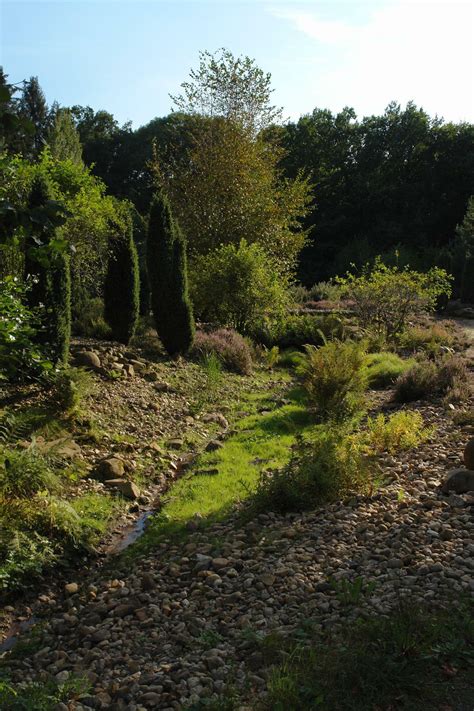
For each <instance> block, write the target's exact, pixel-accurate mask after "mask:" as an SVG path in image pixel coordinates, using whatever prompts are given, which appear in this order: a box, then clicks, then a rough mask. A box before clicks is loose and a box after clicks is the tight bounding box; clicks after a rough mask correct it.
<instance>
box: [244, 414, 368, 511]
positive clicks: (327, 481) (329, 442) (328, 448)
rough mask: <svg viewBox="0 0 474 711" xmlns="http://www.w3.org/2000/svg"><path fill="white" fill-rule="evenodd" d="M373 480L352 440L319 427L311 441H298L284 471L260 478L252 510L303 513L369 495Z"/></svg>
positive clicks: (336, 430) (333, 429) (339, 430)
mask: <svg viewBox="0 0 474 711" xmlns="http://www.w3.org/2000/svg"><path fill="white" fill-rule="evenodd" d="M374 477H375V468H374V466H373V464H372V462H371V460H370V458H369V457H367V456H366V455H365V454H364V451H363V447H362V446H361V444H360V443H359V442H358V441H357V440H356V439H354V438H351V437H350V436H347V434H346V432H345V430H344V429H343V428H337V427H334V426H331V427H323V428H321V429H320V430H319V432H318V433H317V434H316V435H315V436H314V437H313V439H312V440H311V441H302V440H299V442H298V444H297V446H296V447H295V449H294V451H293V455H292V457H291V459H290V462H289V464H288V465H287V466H286V467H284V468H283V469H280V470H277V471H275V472H273V473H272V474H270V475H267V474H265V475H264V476H263V477H262V478H261V480H260V483H259V485H258V488H257V491H256V493H255V496H254V499H253V502H252V508H253V510H255V511H257V512H259V511H278V512H281V513H286V512H288V511H303V510H306V509H310V508H314V507H315V506H318V505H321V504H323V503H325V502H331V501H338V500H340V499H344V498H345V497H346V496H349V495H351V494H358V493H369V492H370V491H371V490H372V489H373V484H374Z"/></svg>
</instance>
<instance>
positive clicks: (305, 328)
mask: <svg viewBox="0 0 474 711" xmlns="http://www.w3.org/2000/svg"><path fill="white" fill-rule="evenodd" d="M251 335H252V338H253V339H254V340H255V341H257V343H261V344H262V345H264V346H266V347H267V348H272V347H273V346H278V348H281V349H283V348H302V347H303V346H306V345H313V346H321V345H323V344H324V343H325V342H326V340H328V339H330V338H342V337H343V335H344V324H343V322H342V321H341V319H340V318H339V317H338V316H335V315H333V314H328V315H327V316H326V315H319V314H318V315H314V316H313V315H312V314H286V315H285V316H282V317H281V318H279V319H276V320H269V321H266V322H264V323H260V324H255V325H254V327H253V328H252V331H251Z"/></svg>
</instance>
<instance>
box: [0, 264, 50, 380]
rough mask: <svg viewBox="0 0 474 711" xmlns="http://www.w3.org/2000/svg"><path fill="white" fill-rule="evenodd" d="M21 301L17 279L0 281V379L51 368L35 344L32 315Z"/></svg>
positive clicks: (26, 375) (19, 285) (33, 373)
mask: <svg viewBox="0 0 474 711" xmlns="http://www.w3.org/2000/svg"><path fill="white" fill-rule="evenodd" d="M25 301H26V299H25V287H24V286H23V285H22V284H21V283H20V282H19V281H18V280H17V279H15V278H14V277H11V276H10V277H6V278H5V279H4V280H1V281H0V380H16V379H20V380H21V379H25V378H31V377H34V376H35V375H40V374H41V373H42V372H45V371H47V370H49V369H50V368H51V367H52V364H51V363H50V362H49V361H48V360H47V358H46V356H45V355H44V353H43V352H42V350H41V349H40V347H39V346H38V345H37V343H36V333H37V329H36V323H35V317H34V314H33V312H32V311H31V309H30V308H28V307H27V306H26V303H25Z"/></svg>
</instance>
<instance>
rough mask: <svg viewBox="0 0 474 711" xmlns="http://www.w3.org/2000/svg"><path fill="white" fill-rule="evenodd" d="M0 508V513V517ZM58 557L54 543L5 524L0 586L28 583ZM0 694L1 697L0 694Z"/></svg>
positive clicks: (0, 537)
mask: <svg viewBox="0 0 474 711" xmlns="http://www.w3.org/2000/svg"><path fill="white" fill-rule="evenodd" d="M1 513H2V512H1V511H0V517H1ZM57 559H58V555H57V551H56V546H55V545H54V544H52V543H51V541H49V540H48V538H47V537H45V536H40V535H39V534H38V533H34V532H33V533H31V532H29V533H24V532H23V531H18V530H13V531H12V530H11V529H9V528H5V526H4V523H3V521H2V530H1V533H0V590H10V591H11V590H14V589H17V588H20V587H21V588H24V587H27V586H28V585H29V584H31V581H32V579H33V578H35V577H36V576H38V575H40V574H41V573H42V571H43V570H44V568H46V567H48V566H51V565H53V564H54V563H55V562H56V561H57ZM0 698H1V697H0Z"/></svg>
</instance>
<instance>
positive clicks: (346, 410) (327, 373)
mask: <svg viewBox="0 0 474 711" xmlns="http://www.w3.org/2000/svg"><path fill="white" fill-rule="evenodd" d="M365 358H366V353H365V350H364V344H362V343H357V342H355V341H330V342H329V343H326V344H325V345H324V346H322V347H321V348H315V347H314V346H306V358H305V360H304V362H303V365H302V366H301V368H300V374H301V375H302V378H303V385H304V387H305V389H306V392H307V394H308V401H309V405H310V407H312V408H314V410H315V412H316V414H317V416H318V417H319V418H320V419H321V420H339V421H341V420H344V419H347V418H350V417H352V416H354V415H356V413H358V412H359V413H361V412H362V409H363V393H364V391H365V389H366V386H367V376H366V368H365Z"/></svg>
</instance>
